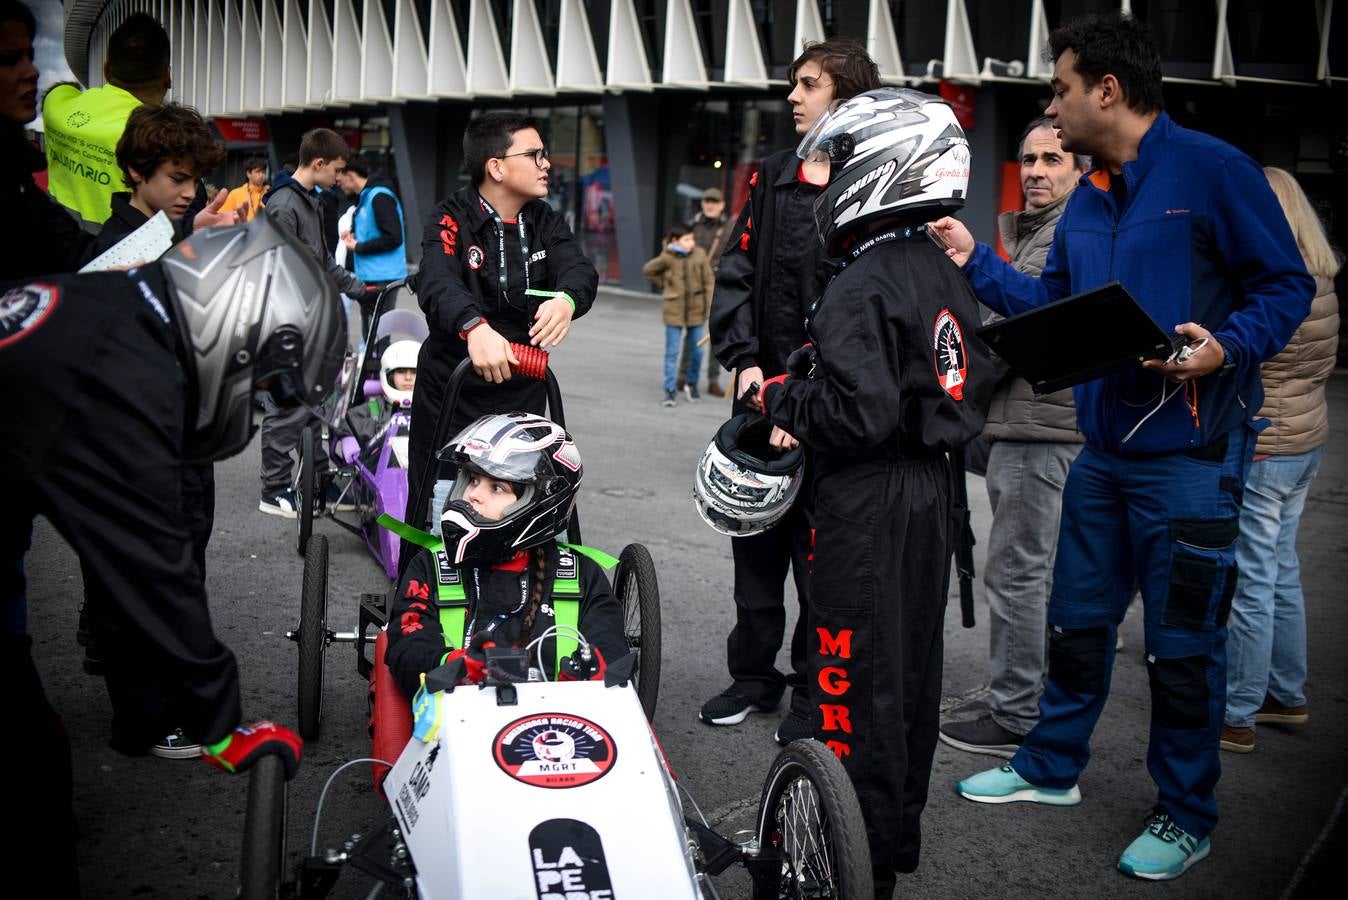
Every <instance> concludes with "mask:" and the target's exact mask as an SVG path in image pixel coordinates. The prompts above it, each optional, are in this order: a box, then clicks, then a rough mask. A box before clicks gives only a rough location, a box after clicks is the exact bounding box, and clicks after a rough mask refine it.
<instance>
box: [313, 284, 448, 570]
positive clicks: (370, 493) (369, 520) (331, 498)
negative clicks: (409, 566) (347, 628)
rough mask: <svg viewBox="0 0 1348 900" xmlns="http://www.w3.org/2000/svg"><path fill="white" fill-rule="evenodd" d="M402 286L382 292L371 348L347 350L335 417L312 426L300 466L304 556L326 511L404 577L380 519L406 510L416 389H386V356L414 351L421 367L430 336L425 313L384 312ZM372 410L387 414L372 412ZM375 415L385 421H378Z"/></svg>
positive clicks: (336, 394) (332, 411)
mask: <svg viewBox="0 0 1348 900" xmlns="http://www.w3.org/2000/svg"><path fill="white" fill-rule="evenodd" d="M401 287H403V282H402V281H396V282H391V283H390V284H389V285H387V286H386V287H385V288H384V290H383V291H382V292H381V293H380V295H379V298H378V300H377V301H376V304H375V314H374V316H373V317H372V322H371V328H370V334H368V335H367V336H366V342H365V352H364V353H363V354H362V355H360V356H357V355H356V354H349V355H348V357H347V361H346V364H345V365H344V366H343V368H342V374H341V376H340V379H339V383H338V385H337V387H336V389H335V390H334V397H333V400H332V401H330V403H329V413H330V415H329V416H328V418H327V420H326V421H315V422H314V423H312V424H310V425H308V426H306V427H305V429H304V431H303V432H302V433H301V435H300V444H299V461H298V464H297V465H296V466H295V498H296V505H297V507H298V513H297V515H296V516H295V523H296V538H297V540H296V549H297V550H298V551H299V553H300V555H301V556H304V555H305V551H306V550H307V549H308V546H309V536H310V535H311V534H312V533H313V526H314V519H315V517H317V516H325V517H327V518H330V519H331V520H332V521H333V522H335V523H337V524H338V525H340V526H341V527H343V528H345V529H346V530H347V531H350V532H352V533H353V534H356V535H359V536H360V537H362V538H363V539H364V540H365V544H366V546H368V547H369V548H370V552H371V553H372V554H374V558H375V559H376V560H378V562H379V564H380V566H381V567H382V568H383V569H384V573H385V574H386V575H387V576H388V578H389V580H390V581H396V580H397V578H398V548H399V540H398V538H397V537H395V536H394V535H392V534H391V533H389V532H388V531H387V530H385V529H383V528H380V527H379V526H378V525H376V524H375V520H376V519H378V518H379V516H380V514H381V513H385V512H387V513H389V514H391V515H393V516H395V517H397V518H399V519H401V518H402V517H403V516H404V515H405V514H406V510H407V440H408V434H409V432H410V430H411V427H412V411H411V392H410V391H408V392H407V393H406V394H405V395H402V396H399V395H398V393H397V392H391V391H388V390H385V385H384V379H385V377H386V373H384V372H383V366H382V364H381V358H383V357H384V356H385V355H386V353H387V352H389V349H390V347H392V348H394V349H393V351H392V352H394V353H397V352H398V350H400V349H403V348H409V349H411V356H410V366H412V367H415V365H416V359H415V349H414V348H415V346H416V345H420V343H421V342H422V341H424V340H425V339H426V336H427V334H428V330H427V327H426V320H425V318H424V317H423V316H422V314H421V312H420V311H419V310H411V309H389V310H387V311H383V312H382V314H381V311H382V310H383V308H384V306H385V303H386V302H388V303H390V304H391V302H392V301H391V298H393V297H396V296H397V290H398V289H399V288H401ZM367 408H370V409H374V410H376V411H377V412H379V413H382V415H379V416H377V417H372V416H371V415H369V414H366V409H367ZM371 418H376V419H377V420H378V421H375V422H373V423H372V422H371ZM372 425H377V426H378V427H372ZM362 426H364V427H362Z"/></svg>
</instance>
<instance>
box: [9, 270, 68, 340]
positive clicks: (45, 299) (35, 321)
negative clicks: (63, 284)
mask: <svg viewBox="0 0 1348 900" xmlns="http://www.w3.org/2000/svg"><path fill="white" fill-rule="evenodd" d="M59 296H60V292H59V291H58V290H57V289H56V286H55V285H50V284H25V285H23V286H22V287H16V288H10V289H9V290H7V291H5V295H4V296H3V297H0V347H7V346H9V345H10V344H13V343H15V342H17V341H20V340H22V339H23V338H24V337H25V336H27V335H28V333H29V332H31V331H33V330H34V329H36V328H37V327H38V326H39V325H41V324H42V323H43V322H44V321H46V319H47V316H49V315H51V311H52V310H53V309H55V308H56V301H57V298H58V297H59Z"/></svg>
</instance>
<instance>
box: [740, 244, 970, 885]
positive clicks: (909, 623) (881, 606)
mask: <svg viewBox="0 0 1348 900" xmlns="http://www.w3.org/2000/svg"><path fill="white" fill-rule="evenodd" d="M894 234H896V236H895V237H894V238H893V239H891V240H887V241H884V242H882V243H874V244H873V243H869V242H867V241H863V242H862V243H861V244H859V245H858V249H860V248H866V249H864V250H861V252H859V253H858V252H857V251H853V253H854V254H855V255H849V256H848V257H847V260H848V261H847V262H845V263H844V265H845V268H843V269H842V270H841V271H840V272H839V274H838V275H837V276H836V277H835V278H834V279H833V281H832V282H831V283H830V284H829V286H828V289H827V290H826V291H825V292H824V295H823V297H821V298H820V300H819V302H818V303H817V304H816V309H815V310H814V312H813V313H812V315H811V318H810V322H809V326H808V330H809V332H810V336H811V339H812V340H813V343H814V350H815V351H816V354H817V356H816V357H815V358H814V359H813V364H812V365H811V361H810V360H809V359H808V355H807V354H802V356H804V357H806V358H804V359H802V360H801V365H800V366H799V369H800V370H801V371H799V374H797V373H796V372H793V374H792V376H790V377H787V378H786V380H785V381H783V382H780V383H778V382H769V383H767V384H766V385H765V387H764V402H765V404H766V406H767V410H768V413H769V415H770V417H771V419H772V422H773V423H774V424H775V425H778V426H780V427H781V428H783V429H785V430H786V431H788V432H790V433H791V434H793V435H795V436H796V437H797V438H798V439H799V440H800V441H801V442H802V443H804V444H806V445H808V446H810V447H812V448H813V449H814V451H815V462H816V470H815V484H814V487H815V510H814V511H815V544H814V561H813V569H812V571H811V575H810V631H809V649H808V654H809V674H810V699H811V702H812V704H813V707H814V709H813V713H814V728H815V737H816V738H818V739H819V740H820V741H823V742H825V743H826V744H827V745H828V746H829V747H830V748H832V749H833V750H834V752H836V753H837V754H838V756H839V757H840V758H841V759H842V762H843V765H844V766H845V767H846V769H847V771H848V774H849V775H851V777H852V782H853V784H854V785H855V786H856V789H857V795H858V797H859V798H860V801H861V809H862V813H863V815H864V816H865V819H866V828H867V832H868V834H869V837H870V845H871V857H872V860H873V862H874V863H875V865H876V866H878V867H887V868H892V869H895V870H898V871H912V870H913V869H914V868H915V867H916V866H917V862H918V852H919V849H920V846H921V830H920V825H919V819H920V816H921V813H922V809H923V807H924V806H925V805H926V800H927V782H928V780H929V778H930V775H931V761H932V756H933V753H934V751H935V748H936V737H937V720H938V709H939V705H940V701H941V662H942V639H941V625H942V618H943V616H944V612H945V605H946V591H947V587H948V585H949V563H950V555H951V552H952V548H953V539H954V530H953V529H954V524H953V522H952V520H951V504H950V472H949V468H948V466H947V463H946V458H945V455H944V454H945V451H949V450H952V449H955V448H957V447H960V446H963V445H964V443H965V442H967V441H968V440H969V439H971V438H973V437H975V436H976V435H977V434H978V433H979V432H980V430H981V429H982V427H983V417H984V414H985V413H986V411H987V406H988V401H989V399H990V398H991V393H992V388H993V384H994V381H995V375H994V372H993V368H992V363H991V361H990V357H989V354H988V350H987V348H986V347H985V346H984V345H983V344H982V342H981V341H979V340H978V338H977V337H975V336H974V333H973V329H974V328H976V327H977V326H978V324H979V321H980V320H979V310H978V304H977V302H976V301H975V300H974V296H973V292H972V291H971V290H969V289H968V286H967V282H966V281H965V279H964V278H963V276H962V275H961V274H960V272H959V270H958V269H957V268H956V267H955V264H954V263H952V262H951V261H950V260H949V259H947V258H946V257H945V255H944V254H943V253H942V251H941V250H940V249H939V248H938V247H937V246H936V245H935V244H933V243H932V242H931V241H930V240H929V239H928V238H927V236H926V234H925V232H924V231H922V230H920V229H907V230H906V231H905V230H904V229H900V230H899V231H898V232H897V233H894ZM794 368H797V367H793V369H794Z"/></svg>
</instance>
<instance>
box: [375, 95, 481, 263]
mask: <svg viewBox="0 0 1348 900" xmlns="http://www.w3.org/2000/svg"><path fill="white" fill-rule="evenodd" d="M468 113H469V108H468V107H467V106H462V105H454V106H451V105H439V104H435V103H424V102H408V103H402V104H389V106H388V121H389V132H390V138H391V139H392V142H393V158H394V160H395V161H396V162H397V165H398V199H399V200H401V201H402V205H403V217H404V219H405V220H406V222H405V224H406V229H407V255H408V258H409V259H410V260H412V262H419V261H420V260H421V235H422V230H423V228H424V227H425V224H426V219H427V217H428V216H430V214H431V211H432V210H434V209H435V206H436V204H437V203H439V202H440V201H441V200H443V199H444V198H445V197H447V196H448V195H449V194H451V193H453V191H454V190H456V189H457V181H458V179H457V174H458V171H459V169H460V167H461V166H462V163H463V131H464V127H465V126H466V125H467V124H468Z"/></svg>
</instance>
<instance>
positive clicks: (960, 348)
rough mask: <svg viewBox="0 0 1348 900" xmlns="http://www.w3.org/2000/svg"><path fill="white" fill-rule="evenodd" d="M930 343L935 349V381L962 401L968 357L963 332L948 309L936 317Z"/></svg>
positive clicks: (967, 373)
mask: <svg viewBox="0 0 1348 900" xmlns="http://www.w3.org/2000/svg"><path fill="white" fill-rule="evenodd" d="M932 343H933V345H934V346H935V347H936V353H935V357H936V359H935V362H936V380H937V381H939V382H940V383H941V389H942V390H944V391H945V392H946V393H947V394H949V395H950V396H951V397H954V398H955V399H956V400H963V399H964V382H965V379H966V378H967V377H968V375H969V363H968V357H967V356H966V354H965V352H964V330H963V329H962V328H960V323H959V320H958V319H956V318H955V314H954V313H952V312H951V311H950V310H949V309H948V308H947V309H943V310H941V312H940V313H939V314H938V315H937V316H936V327H935V329H934V330H933V334H932Z"/></svg>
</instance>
